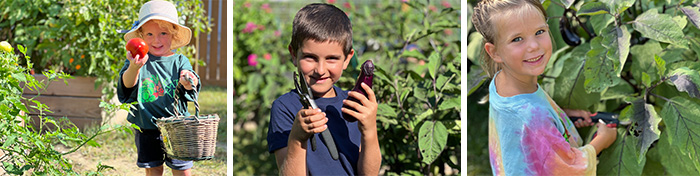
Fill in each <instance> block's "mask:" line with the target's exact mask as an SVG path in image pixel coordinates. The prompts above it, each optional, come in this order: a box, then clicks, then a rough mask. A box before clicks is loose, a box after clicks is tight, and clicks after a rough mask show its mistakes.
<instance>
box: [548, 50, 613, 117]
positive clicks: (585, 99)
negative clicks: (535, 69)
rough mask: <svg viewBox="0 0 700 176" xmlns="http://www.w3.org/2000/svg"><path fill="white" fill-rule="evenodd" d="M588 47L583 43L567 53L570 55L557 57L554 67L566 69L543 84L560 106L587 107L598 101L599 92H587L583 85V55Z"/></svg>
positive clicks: (571, 107) (570, 107)
mask: <svg viewBox="0 0 700 176" xmlns="http://www.w3.org/2000/svg"><path fill="white" fill-rule="evenodd" d="M589 48H590V47H589V46H588V44H587V43H584V44H582V45H579V46H577V47H576V48H574V49H573V50H572V51H571V52H570V53H569V54H567V56H570V57H562V58H561V59H559V60H558V61H557V63H556V66H555V67H561V68H562V70H566V71H562V72H561V73H559V75H557V76H556V78H555V79H554V81H551V82H546V83H545V85H544V86H545V87H546V88H547V89H546V90H547V91H548V93H549V95H551V96H552V99H553V100H554V101H556V102H558V105H559V106H561V107H562V108H569V109H587V108H588V107H590V106H591V105H593V104H595V103H597V102H598V101H600V93H598V92H592V93H587V92H586V90H585V87H584V82H585V80H586V78H585V77H584V70H583V66H584V65H583V64H584V59H585V57H583V56H584V55H585V53H586V52H587V51H588V50H589ZM560 64H561V65H560ZM552 71H554V70H552ZM550 73H551V72H550ZM548 74H549V73H548Z"/></svg>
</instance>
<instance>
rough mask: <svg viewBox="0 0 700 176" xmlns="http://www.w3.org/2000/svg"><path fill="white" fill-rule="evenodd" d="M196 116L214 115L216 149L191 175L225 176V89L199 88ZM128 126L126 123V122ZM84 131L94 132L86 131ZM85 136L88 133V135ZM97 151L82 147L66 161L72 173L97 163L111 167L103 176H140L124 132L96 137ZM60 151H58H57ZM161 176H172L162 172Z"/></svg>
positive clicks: (130, 136) (131, 141)
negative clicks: (70, 164) (217, 116)
mask: <svg viewBox="0 0 700 176" xmlns="http://www.w3.org/2000/svg"><path fill="white" fill-rule="evenodd" d="M199 100H200V101H199V103H200V110H201V112H200V115H206V114H218V115H219V118H220V120H219V127H218V130H217V141H218V143H219V144H220V145H219V146H224V147H217V148H216V153H215V154H214V159H212V160H207V161H197V162H195V163H194V167H193V169H192V174H193V175H226V152H227V151H226V147H225V146H226V119H227V117H226V88H221V87H203V88H202V90H201V92H200V96H199ZM189 104H190V106H189V108H188V109H189V111H190V112H194V104H193V103H192V102H190V103H189ZM126 123H128V122H126ZM88 131H95V129H89V130H88ZM88 133H89V132H88ZM94 140H95V142H97V143H98V144H100V146H98V147H91V146H85V147H83V148H81V149H80V150H78V151H77V152H75V153H72V154H69V155H67V156H66V157H67V158H69V159H70V160H71V161H72V164H73V167H74V170H76V171H78V172H79V173H82V174H85V173H88V172H91V171H95V170H96V167H97V165H98V163H100V164H103V165H108V166H111V167H114V169H110V170H106V171H103V173H104V174H105V175H143V174H144V169H140V168H138V167H137V166H136V158H137V155H136V146H135V145H134V135H133V134H130V133H127V132H111V133H107V134H103V135H100V136H98V137H96V138H95V139H94ZM59 148H60V147H59ZM164 173H165V174H164V175H172V173H171V171H170V169H169V168H167V167H166V168H165V172H164Z"/></svg>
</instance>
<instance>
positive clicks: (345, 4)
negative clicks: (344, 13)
mask: <svg viewBox="0 0 700 176" xmlns="http://www.w3.org/2000/svg"><path fill="white" fill-rule="evenodd" d="M343 7H345V8H347V9H350V8H352V6H350V3H349V2H345V3H343Z"/></svg>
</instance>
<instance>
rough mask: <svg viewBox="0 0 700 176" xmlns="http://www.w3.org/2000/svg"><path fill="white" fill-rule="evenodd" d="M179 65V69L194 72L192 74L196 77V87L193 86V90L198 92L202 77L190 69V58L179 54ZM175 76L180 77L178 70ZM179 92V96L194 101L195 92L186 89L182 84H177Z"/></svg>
mask: <svg viewBox="0 0 700 176" xmlns="http://www.w3.org/2000/svg"><path fill="white" fill-rule="evenodd" d="M179 64H180V65H178V67H179V68H180V71H182V70H189V71H190V72H192V73H194V76H196V77H197V87H195V90H197V92H199V91H200V90H201V88H202V79H201V78H200V77H199V75H198V74H197V72H195V71H194V70H193V69H192V65H191V64H190V59H188V58H187V57H185V55H180V62H179ZM177 78H178V79H180V72H178V75H177ZM177 88H178V89H180V90H179V92H182V95H180V97H184V98H185V99H186V100H187V101H194V100H195V99H196V97H197V94H195V92H194V90H186V89H185V88H184V87H183V86H177Z"/></svg>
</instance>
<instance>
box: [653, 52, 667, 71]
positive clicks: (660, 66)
mask: <svg viewBox="0 0 700 176" xmlns="http://www.w3.org/2000/svg"><path fill="white" fill-rule="evenodd" d="M654 61H655V62H656V70H658V71H659V72H658V73H659V75H665V74H666V61H664V59H662V58H661V57H659V55H656V54H655V55H654Z"/></svg>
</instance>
